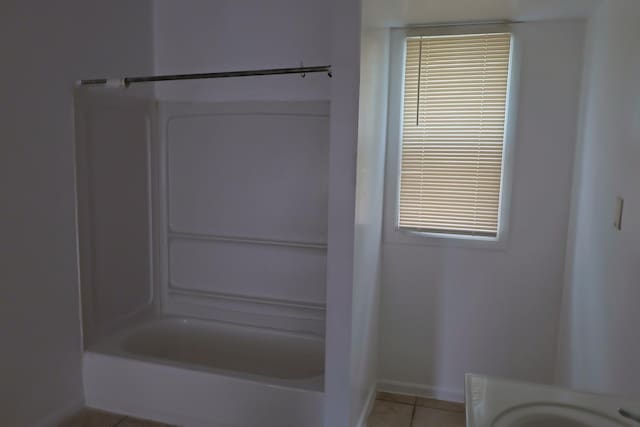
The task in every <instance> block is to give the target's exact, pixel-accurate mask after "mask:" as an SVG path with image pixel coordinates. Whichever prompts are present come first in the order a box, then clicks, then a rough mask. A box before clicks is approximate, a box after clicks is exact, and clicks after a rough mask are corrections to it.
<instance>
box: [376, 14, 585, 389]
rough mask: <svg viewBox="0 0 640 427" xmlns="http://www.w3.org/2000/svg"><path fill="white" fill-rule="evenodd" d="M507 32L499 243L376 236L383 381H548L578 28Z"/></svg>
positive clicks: (437, 385)
mask: <svg viewBox="0 0 640 427" xmlns="http://www.w3.org/2000/svg"><path fill="white" fill-rule="evenodd" d="M513 31H514V38H515V45H514V49H515V50H516V51H515V57H516V58H519V59H517V60H516V63H515V64H514V67H515V68H514V72H515V73H517V74H518V75H517V78H518V80H519V87H518V88H516V91H517V100H516V102H517V117H516V129H515V141H513V143H514V144H515V147H514V148H515V156H514V164H513V171H514V173H513V177H512V179H513V181H512V197H511V209H510V218H508V220H509V221H510V232H509V237H508V241H507V245H506V248H504V249H479V248H463V247H454V246H451V247H447V246H446V245H445V246H444V247H443V246H426V245H422V246H421V245H409V244H397V243H391V242H389V241H385V244H384V247H383V267H382V269H383V285H382V296H381V312H380V373H379V378H380V387H381V388H383V389H389V390H396V391H404V392H410V393H418V394H425V395H436V396H438V397H441V398H445V399H462V391H463V375H464V373H466V372H475V373H484V374H491V375H499V376H505V377H511V378H517V379H522V380H531V381H542V382H549V381H551V380H552V378H553V366H554V359H555V342H556V334H557V323H558V318H559V312H560V300H561V294H562V276H563V267H564V250H565V239H566V232H567V222H568V216H569V199H570V190H571V174H572V163H573V150H574V146H575V141H576V127H577V125H576V121H577V116H578V97H579V86H580V70H581V66H582V44H583V24H582V21H557V22H539V23H527V24H518V25H517V26H515V27H514V30H513ZM390 120H392V118H391V117H390ZM388 184H389V185H395V179H394V177H388ZM387 194H388V192H387ZM385 203H392V202H391V201H390V200H388V199H387V200H386V201H385Z"/></svg>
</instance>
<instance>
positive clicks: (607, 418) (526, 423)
mask: <svg viewBox="0 0 640 427" xmlns="http://www.w3.org/2000/svg"><path fill="white" fill-rule="evenodd" d="M465 393H466V403H467V427H619V426H635V427H640V423H638V422H635V421H633V420H630V419H629V418H625V417H623V416H622V415H620V413H619V412H618V410H619V409H620V408H624V409H625V410H627V411H629V412H631V413H633V414H640V402H631V401H628V400H624V399H619V398H615V397H611V396H603V395H598V394H591V393H580V392H575V391H571V390H567V389H563V388H559V387H552V386H546V385H539V384H528V383H523V382H517V381H510V380H504V379H498V378H490V377H486V376H482V375H474V374H468V375H467V376H466V378H465Z"/></svg>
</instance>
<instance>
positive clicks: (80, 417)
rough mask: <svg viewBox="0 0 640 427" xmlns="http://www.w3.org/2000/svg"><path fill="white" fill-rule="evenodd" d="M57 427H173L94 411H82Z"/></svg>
mask: <svg viewBox="0 0 640 427" xmlns="http://www.w3.org/2000/svg"><path fill="white" fill-rule="evenodd" d="M59 427H174V426H170V425H169V424H162V423H156V422H153V421H147V420H138V419H135V418H131V417H125V416H124V415H116V414H111V413H109V412H103V411H98V410H96V409H89V408H87V409H83V410H82V411H80V412H79V413H77V414H76V415H75V416H73V417H71V418H70V419H69V420H67V421H65V422H63V423H62V424H60V426H59Z"/></svg>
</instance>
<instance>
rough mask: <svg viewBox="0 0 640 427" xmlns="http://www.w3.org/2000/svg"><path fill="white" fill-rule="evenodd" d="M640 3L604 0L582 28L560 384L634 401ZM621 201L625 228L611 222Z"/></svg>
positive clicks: (638, 380)
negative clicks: (580, 114) (581, 74)
mask: <svg viewBox="0 0 640 427" xmlns="http://www.w3.org/2000/svg"><path fill="white" fill-rule="evenodd" d="M639 20H640V5H639V4H638V2H637V1H630V0H608V1H605V2H603V4H602V5H601V6H600V7H599V8H598V10H597V11H596V13H595V15H594V16H593V18H592V20H591V21H590V23H589V26H588V49H587V57H586V70H587V71H586V74H585V85H584V88H585V91H584V93H583V103H584V105H583V117H582V124H581V140H580V143H579V146H578V150H577V151H576V153H577V154H576V166H577V167H576V174H575V186H574V195H573V196H574V197H573V206H572V219H571V220H572V228H571V234H570V236H569V245H568V250H567V274H566V284H565V286H566V288H565V295H564V307H563V308H564V311H563V320H564V324H563V330H562V334H561V336H560V340H559V342H560V346H559V348H560V352H559V354H560V357H559V364H558V367H559V371H558V374H559V376H558V377H559V380H560V381H562V382H563V383H564V384H565V385H568V386H570V387H574V388H579V389H587V390H593V391H598V392H608V393H614V394H624V395H629V396H633V397H635V398H638V397H640V367H639V366H638V361H639V360H640V340H638V331H637V329H638V324H640V310H638V300H639V299H640V286H638V284H639V283H640V249H639V248H640V187H638V183H639V182H640V169H638V163H639V162H640V55H639V54H638V45H639V44H640V27H639V26H638V21H639ZM616 196H622V197H624V199H625V201H624V218H623V221H622V230H621V231H617V230H616V229H614V227H613V221H614V215H615V200H616Z"/></svg>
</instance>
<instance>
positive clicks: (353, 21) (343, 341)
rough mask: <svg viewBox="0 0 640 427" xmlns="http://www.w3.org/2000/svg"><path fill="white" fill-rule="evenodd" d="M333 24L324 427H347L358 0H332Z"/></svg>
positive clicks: (330, 30) (350, 400)
mask: <svg viewBox="0 0 640 427" xmlns="http://www.w3.org/2000/svg"><path fill="white" fill-rule="evenodd" d="M327 6H329V7H331V17H332V20H331V25H330V26H329V27H328V28H327V29H326V34H327V36H328V37H329V40H330V43H331V64H332V66H333V71H334V77H333V79H332V80H331V98H330V100H331V123H330V131H329V132H330V144H329V229H328V251H327V327H326V352H325V356H326V358H325V387H324V390H325V401H324V402H325V407H324V425H325V427H347V426H351V425H352V424H351V420H352V419H353V417H354V416H353V408H354V405H353V400H354V398H355V397H354V396H353V393H354V390H353V388H352V385H351V381H352V378H351V358H352V336H353V330H352V328H353V326H352V320H353V319H352V314H353V307H354V306H353V298H354V295H353V278H354V270H353V258H354V237H355V236H354V234H355V206H356V158H357V154H356V153H357V147H358V101H359V86H360V17H361V14H360V10H361V9H360V1H359V0H333V1H331V2H329V3H327Z"/></svg>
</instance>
